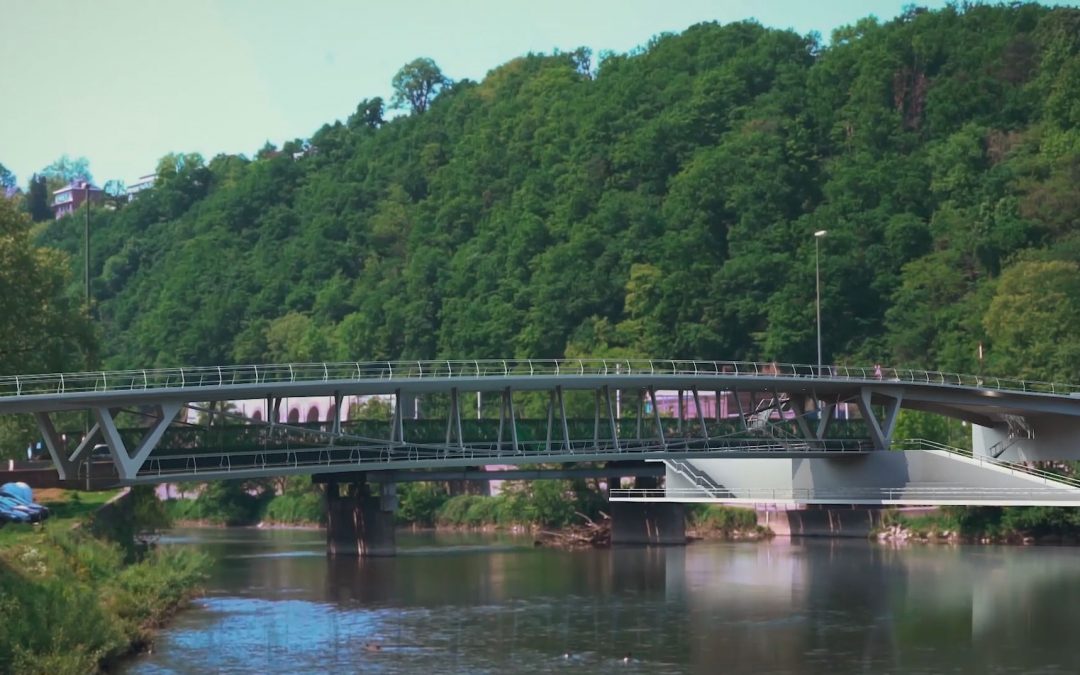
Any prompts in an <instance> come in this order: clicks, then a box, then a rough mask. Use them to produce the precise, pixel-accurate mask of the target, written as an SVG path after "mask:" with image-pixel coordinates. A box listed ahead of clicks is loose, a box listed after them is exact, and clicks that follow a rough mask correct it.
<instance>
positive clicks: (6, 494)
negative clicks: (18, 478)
mask: <svg viewBox="0 0 1080 675" xmlns="http://www.w3.org/2000/svg"><path fill="white" fill-rule="evenodd" d="M0 498H7V499H10V500H12V501H13V502H15V504H16V505H17V506H21V507H23V510H24V511H26V512H28V513H30V514H31V516H38V520H44V519H45V518H48V517H49V508H48V507H47V506H42V505H41V504H38V503H37V502H35V501H34V491H33V490H31V489H30V486H29V485H27V484H26V483H23V482H18V483H5V484H4V485H0Z"/></svg>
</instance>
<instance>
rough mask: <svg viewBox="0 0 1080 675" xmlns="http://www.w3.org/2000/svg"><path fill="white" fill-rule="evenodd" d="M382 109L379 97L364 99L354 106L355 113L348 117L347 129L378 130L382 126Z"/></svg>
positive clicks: (382, 105)
mask: <svg viewBox="0 0 1080 675" xmlns="http://www.w3.org/2000/svg"><path fill="white" fill-rule="evenodd" d="M384 108H385V106H384V104H383V100H382V98H381V97H379V96H376V97H375V98H365V99H364V100H362V101H360V103H359V104H358V105H357V106H356V112H355V113H353V114H352V115H349V120H348V126H349V128H350V129H378V128H379V127H381V126H382V124H383V113H384V112H385V110H384Z"/></svg>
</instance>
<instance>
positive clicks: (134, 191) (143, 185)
mask: <svg viewBox="0 0 1080 675" xmlns="http://www.w3.org/2000/svg"><path fill="white" fill-rule="evenodd" d="M156 181H157V174H156V173H151V174H147V175H145V176H139V178H138V179H137V180H134V181H132V182H131V183H130V184H129V185H128V186H127V198H128V201H131V200H132V199H135V197H136V195H138V194H139V193H140V192H142V191H143V190H149V189H150V188H152V187H154V183H155V182H156Z"/></svg>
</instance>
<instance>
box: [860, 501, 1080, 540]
mask: <svg viewBox="0 0 1080 675" xmlns="http://www.w3.org/2000/svg"><path fill="white" fill-rule="evenodd" d="M882 525H883V527H882V529H881V530H880V531H879V532H878V536H879V537H880V538H883V539H892V540H909V539H911V540H917V541H919V540H921V541H934V540H946V541H963V542H981V543H1020V542H1031V541H1044V542H1062V541H1064V542H1076V541H1077V540H1078V534H1080V509H1076V508H1064V507H1054V506H1010V507H1000V506H943V507H941V508H940V509H938V510H937V511H936V512H934V513H928V514H921V515H907V514H904V513H901V512H898V511H889V512H887V513H886V514H885V516H884V518H883V522H882Z"/></svg>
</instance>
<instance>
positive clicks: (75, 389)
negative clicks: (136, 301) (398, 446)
mask: <svg viewBox="0 0 1080 675" xmlns="http://www.w3.org/2000/svg"><path fill="white" fill-rule="evenodd" d="M585 375H590V376H594V375H604V376H609V377H619V376H625V377H632V376H641V375H678V376H706V377H707V376H725V375H727V376H740V377H764V378H771V379H796V380H805V379H817V380H827V381H860V382H870V383H873V382H881V383H888V382H899V383H917V384H934V385H942V386H953V387H975V388H981V389H988V390H999V391H1023V392H1037V393H1047V394H1062V395H1068V394H1074V393H1080V385H1073V384H1060V383H1054V382H1038V381H1030V380H1019V379H1009V378H999V377H993V376H981V375H963V374H959V373H945V372H938V371H927V370H915V369H910V368H891V367H880V366H844V365H827V366H814V365H807V364H794V363H775V362H772V363H766V362H755V361H695V360H679V359H670V360H669V359H518V360H513V359H487V360H480V359H476V360H438V361H370V362H336V363H288V364H269V365H241V366H195V367H184V368H155V369H145V370H115V371H98V372H80V373H50V374H37V375H8V376H3V377H0V398H3V397H21V396H31V395H57V394H60V395H62V394H76V393H85V392H99V391H100V392H105V391H112V392H118V391H141V390H152V389H179V388H193V389H208V390H209V389H216V388H224V387H235V386H242V385H256V386H257V385H267V384H276V383H318V382H354V381H370V380H376V381H378V380H386V381H390V380H415V379H421V380H423V379H433V378H453V377H457V378H484V379H486V378H510V377H514V378H518V377H538V376H543V377H552V376H555V377H573V376H585Z"/></svg>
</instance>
